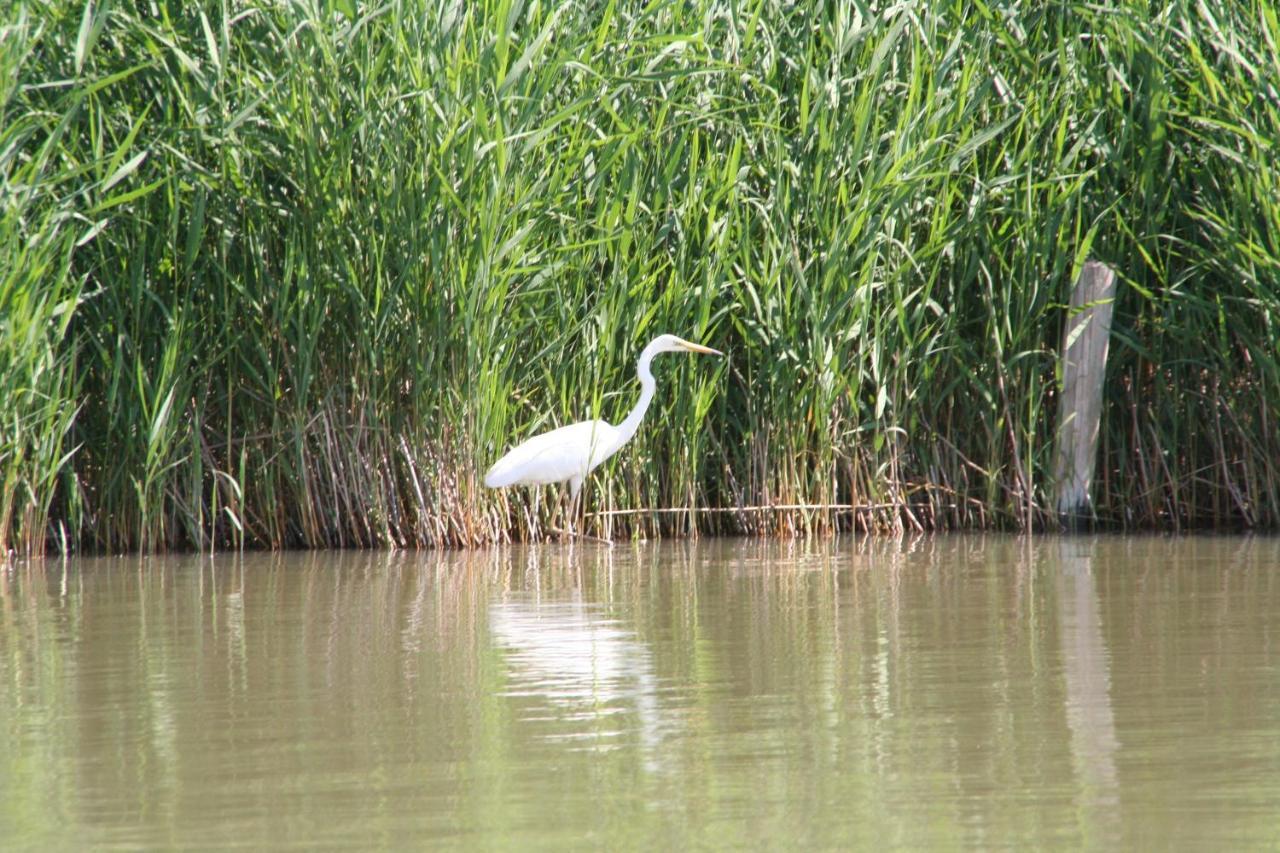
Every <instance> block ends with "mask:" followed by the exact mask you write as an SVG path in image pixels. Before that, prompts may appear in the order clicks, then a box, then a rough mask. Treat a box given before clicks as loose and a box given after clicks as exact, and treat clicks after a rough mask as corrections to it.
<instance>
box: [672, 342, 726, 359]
mask: <svg viewBox="0 0 1280 853" xmlns="http://www.w3.org/2000/svg"><path fill="white" fill-rule="evenodd" d="M680 345H681V346H682V347H684V348H685V349H687V350H688V351H689V352H700V353H702V354H703V355H724V353H722V352H720V350H718V349H712V348H711V347H704V346H703V345H702V344H695V343H692V342H690V341H686V340H684V339H683V338H681V339H680Z"/></svg>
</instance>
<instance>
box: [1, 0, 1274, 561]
mask: <svg viewBox="0 0 1280 853" xmlns="http://www.w3.org/2000/svg"><path fill="white" fill-rule="evenodd" d="M1278 43H1280V23H1278V22H1277V12H1276V9H1275V7H1274V6H1273V5H1272V4H1271V3H1264V2H1233V0H1226V2H1221V3H1213V4H1204V3H1197V2H1190V0H1169V2H1165V3H1157V4H1152V3H1147V2H1142V3H1136V2H1121V3H1117V4H1106V6H1105V8H1104V7H1102V6H1096V5H1091V4H1086V3H1070V2H1066V3H1022V4H1017V3H1015V4H1007V5H1006V7H1004V8H997V7H996V6H994V5H985V4H982V3H968V2H966V3H959V2H954V3H932V2H902V3H893V4H880V3H863V2H856V0H855V2H802V3H799V4H795V5H794V6H793V5H792V4H788V3H782V2H781V0H747V2H744V3H722V2H714V0H690V2H685V3H633V2H622V1H621V0H589V1H586V2H569V3H559V2H556V3H547V2H534V1H533V0H526V2H521V0H493V1H492V2H477V3H466V2H447V0H445V2H417V1H416V0H402V2H391V3H388V4H386V5H379V6H374V5H365V4H358V3H355V2H353V0H348V2H339V1H338V0H334V1H333V2H327V0H307V2H303V0H297V2H290V0H286V1H285V2H272V3H267V2H234V0H226V2H217V3H214V2H202V3H181V4H175V3H171V2H165V0H142V2H137V3H111V2H97V3H95V2H64V0H49V1H48V2H23V0H18V2H15V3H8V4H5V10H4V11H3V12H0V119H2V120H0V180H2V184H0V399H2V400H3V406H0V547H2V548H3V549H4V551H5V552H13V551H16V552H19V553H33V554H34V553H43V552H44V551H46V550H52V551H68V550H71V551H76V550H85V551H92V550H108V551H120V550H134V549H141V550H157V549H171V548H176V549H186V548H191V549H195V548H199V549H210V548H234V547H271V548H281V547H329V546H339V547H376V546H397V547H417V546H443V545H459V544H482V543H487V542H493V541H500V540H505V539H521V538H526V537H528V536H529V535H530V534H531V531H534V530H537V529H545V528H546V527H547V526H548V525H549V524H550V522H551V518H550V513H551V511H552V509H553V508H554V504H555V502H554V501H553V500H543V501H542V503H541V510H540V513H541V515H540V516H538V517H535V516H534V510H533V507H534V502H533V496H532V494H530V493H527V492H525V491H522V490H507V491H498V492H495V491H488V490H485V489H483V488H482V486H481V485H480V475H481V473H482V472H483V471H484V470H485V468H486V467H487V466H488V465H489V464H491V463H492V462H493V460H494V459H496V458H497V457H498V455H500V454H501V453H502V451H503V450H504V449H505V448H506V447H508V446H510V445H511V444H513V443H515V442H516V441H518V440H520V439H521V438H523V437H526V436H528V435H531V434H533V433H535V432H537V431H539V430H542V429H545V428H549V427H552V426H555V425H559V424H563V423H568V422H571V421H575V420H581V419H584V418H589V417H605V418H608V419H610V420H613V419H616V418H617V417H618V416H619V413H622V412H625V411H626V410H627V409H628V408H629V407H630V406H631V405H632V404H633V402H634V399H635V395H636V393H638V389H637V386H636V384H635V381H634V376H635V374H634V362H635V359H636V357H637V356H638V354H639V351H640V347H641V346H643V344H644V343H645V342H646V341H647V340H648V339H649V338H651V337H653V336H654V335H655V334H658V333H662V332H671V333H674V334H678V335H680V336H682V337H686V338H688V339H690V340H693V341H697V342H699V343H705V344H708V345H710V346H714V347H716V348H717V349H721V350H724V351H725V352H726V358H725V359H724V360H723V362H722V363H721V364H719V365H717V366H716V367H715V369H714V370H709V369H707V365H705V364H700V365H697V366H696V367H697V368H698V369H693V368H692V366H688V365H682V364H680V363H678V362H674V361H673V362H672V363H668V364H662V365H659V368H658V370H657V376H658V395H657V398H656V400H655V403H654V407H653V410H652V411H651V412H650V417H649V419H648V420H647V422H646V423H645V425H644V426H643V427H642V429H641V430H640V433H639V434H638V435H637V436H636V438H635V440H634V441H633V442H632V444H631V445H630V446H629V447H628V448H627V449H626V450H625V451H624V452H623V453H621V454H619V455H618V456H617V457H616V458H615V459H613V460H611V461H610V462H609V464H608V465H606V466H605V467H603V468H602V469H601V470H600V471H599V472H597V473H596V475H595V476H594V477H593V478H592V481H591V482H590V483H589V484H588V485H587V488H586V490H585V497H586V504H587V507H586V511H587V519H586V528H585V531H586V532H587V533H589V534H592V535H601V536H609V537H626V536H652V535H672V534H674V535H679V534H682V533H690V532H693V531H695V530H696V531H701V532H706V533H751V534H788V533H804V532H819V533H820V532H825V531H830V530H833V529H837V528H839V529H855V528H856V529H859V530H861V529H872V530H875V529H883V530H893V529H900V528H903V527H905V528H908V529H910V528H912V527H914V526H920V527H922V528H929V527H936V528H976V527H992V528H1005V529H1026V528H1034V529H1044V528H1048V529H1053V528H1055V527H1056V524H1057V519H1056V516H1055V514H1054V513H1053V510H1052V507H1053V505H1052V500H1051V490H1052V485H1053V484H1052V482H1051V474H1052V471H1053V451H1054V447H1053V442H1054V429H1055V420H1056V417H1055V415H1056V407H1057V397H1058V394H1059V393H1060V391H1059V382H1060V377H1059V376H1058V374H1057V371H1058V368H1057V364H1058V357H1057V352H1058V349H1059V347H1060V345H1061V336H1062V329H1063V326H1064V323H1065V322H1066V305H1067V304H1068V301H1069V298H1070V291H1071V285H1072V282H1073V280H1074V278H1075V276H1076V274H1077V273H1078V271H1079V269H1080V268H1081V266H1082V265H1083V263H1084V262H1085V261H1086V260H1087V259H1089V258H1096V259H1098V260H1101V261H1104V262H1106V263H1107V264H1109V265H1110V266H1111V267H1112V268H1114V269H1115V270H1116V272H1117V276H1118V280H1119V286H1118V290H1117V296H1116V300H1115V306H1114V316H1113V321H1112V335H1111V350H1110V357H1109V361H1108V363H1107V376H1106V385H1105V389H1104V392H1103V401H1102V416H1101V432H1100V435H1099V440H1098V464H1097V469H1096V474H1095V478H1094V483H1093V501H1094V508H1095V511H1096V513H1097V516H1098V519H1099V520H1100V522H1101V523H1103V524H1105V525H1109V526H1115V527H1122V528H1126V529H1166V530H1179V529H1188V528H1206V527H1207V528H1240V527H1248V528H1256V529H1274V528H1275V527H1276V525H1277V522H1278V521H1280V517H1278V514H1277V513H1278V508H1280V427H1278V426H1277V420H1278V419H1280V329H1278V328H1277V321H1278V320H1280V157H1277V156H1276V152H1277V150H1280V49H1278V48H1277V44H1278ZM606 390H607V391H608V393H606ZM745 507H750V508H752V509H750V510H744V509H743V508H745ZM786 507H789V508H786ZM859 507H865V508H866V509H861V510H860V509H857V508H859ZM649 508H659V509H661V510H662V511H661V512H656V513H655V512H648V511H647V510H648V509H649ZM691 509H697V512H693V511H690V510H691Z"/></svg>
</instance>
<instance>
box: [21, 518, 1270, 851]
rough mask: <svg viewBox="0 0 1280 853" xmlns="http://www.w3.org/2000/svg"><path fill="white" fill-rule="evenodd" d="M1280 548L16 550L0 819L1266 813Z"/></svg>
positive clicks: (401, 826) (1102, 842)
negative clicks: (156, 554) (45, 554)
mask: <svg viewBox="0 0 1280 853" xmlns="http://www.w3.org/2000/svg"><path fill="white" fill-rule="evenodd" d="M1278 577H1280V545H1278V543H1277V541H1276V540H1272V539H1261V538H1195V539H1160V538H1120V537H1113V538H1108V537H1103V538H1097V539H1087V538H1082V539H1055V538H1043V539H1018V538H1009V537H997V536H985V537H972V536H944V537H933V538H921V539H916V540H907V541H901V542H899V541H892V540H884V539H869V540H868V539H859V540H853V541H848V540H846V541H843V542H816V543H797V542H782V543H779V542H765V543H761V542H752V541H703V542H699V543H669V544H662V545H630V544H628V545H619V546H617V547H614V548H612V549H610V548H605V547H601V546H596V545H585V544H579V545H575V546H570V547H534V548H507V549H497V550H492V551H483V552H479V551H477V552H452V553H432V554H403V553H397V554H361V553H350V552H343V553H328V554H301V555H247V556H244V557H216V558H213V559H210V558H207V557H204V558H182V559H159V558H142V559H139V558H128V559H109V560H84V561H76V562H73V563H70V564H68V565H67V566H65V567H63V566H62V565H61V564H58V563H50V564H48V565H46V566H44V567H34V566H24V565H19V566H15V567H13V568H10V569H8V570H7V571H0V727H3V730H2V733H3V735H4V736H3V737H0V833H3V836H4V837H5V838H6V839H16V843H17V845H18V846H25V847H29V848H33V849H35V848H46V847H69V846H84V845H100V846H102V845H122V846H138V845H142V846H162V847H169V846H182V845H186V844H190V845H194V846H200V847H206V846H250V847H261V846H270V845H279V844H285V843H295V844H300V845H303V846H318V845H328V844H344V843H345V844H353V845H357V846H360V847H375V848H376V847H390V848H399V847H403V846H406V845H410V844H421V843H423V842H429V843H433V844H436V845H442V846H461V847H467V848H470V847H474V846H512V845H515V844H517V843H520V844H534V845H537V846H545V847H560V846H566V845H577V846H586V847H597V846H601V845H602V844H604V843H606V842H607V843H608V844H609V845H610V846H617V847H645V848H648V847H651V846H654V845H658V844H666V845H678V846H680V847H689V846H708V847H723V846H751V847H757V846H766V847H770V846H785V847H793V846H798V845H817V846H825V847H833V846H839V847H848V846H875V847H877V848H879V847H908V848H919V847H925V846H937V845H945V846H955V845H957V844H962V845H966V846H977V847H989V846H995V845H1002V846H1003V845H1018V846H1024V845H1039V846H1045V845H1050V844H1054V845H1058V844H1061V845H1071V846H1115V845H1124V846H1184V845H1190V846H1198V845H1208V844H1211V843H1212V844H1217V845H1219V846H1220V845H1221V844H1222V843H1228V844H1234V845H1241V844H1254V845H1258V844H1270V843H1273V842H1274V841H1275V840H1276V833H1277V831H1278V828H1277V825H1276V823H1275V820H1274V815H1275V814H1278V813H1280V621H1278V619H1277V615H1276V614H1278V613H1280V583H1278V582H1277V578H1278Z"/></svg>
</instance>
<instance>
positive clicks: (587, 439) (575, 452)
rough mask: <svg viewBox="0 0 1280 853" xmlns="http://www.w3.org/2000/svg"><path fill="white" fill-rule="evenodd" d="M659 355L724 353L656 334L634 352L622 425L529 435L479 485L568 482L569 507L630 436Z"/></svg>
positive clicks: (598, 423) (585, 425)
mask: <svg viewBox="0 0 1280 853" xmlns="http://www.w3.org/2000/svg"><path fill="white" fill-rule="evenodd" d="M660 352H698V353H706V354H708V355H723V354H724V353H722V352H720V351H719V350H714V349H712V348H711V347H704V346H701V345H700V344H695V343H690V342H689V341H686V340H684V339H683V338H678V337H676V336H675V335H659V336H658V337H656V338H654V339H653V340H652V341H650V342H649V345H648V346H647V347H645V348H644V352H642V353H640V361H639V362H638V363H637V364H636V373H637V374H638V375H639V377H640V400H639V402H637V403H636V406H635V408H634V409H632V410H631V413H630V414H629V415H627V418H626V420H624V421H623V422H622V423H620V424H618V425H617V426H613V425H612V424H609V423H608V422H606V421H603V420H594V421H582V422H580V423H576V424H569V425H568V426H562V427H560V428H559V429H553V430H551V431H550V432H544V433H542V434H541V435H535V436H534V437H533V438H530V439H527V440H525V441H523V442H521V443H520V444H517V445H516V446H515V447H513V448H511V450H509V451H507V454H506V455H505V456H503V457H502V458H501V459H499V460H498V461H497V462H495V463H494V465H493V467H492V468H490V469H489V471H488V473H486V474H485V475H484V484H485V485H486V486H488V487H489V488H491V489H497V488H501V487H503V486H542V485H546V484H548V483H564V482H568V483H569V501H570V504H571V505H572V504H574V503H575V502H576V501H577V498H578V492H579V490H580V489H581V488H582V482H583V480H585V479H586V477H587V475H588V474H590V473H591V471H592V470H594V469H595V468H596V467H597V466H598V465H600V463H602V462H604V461H605V460H606V459H608V458H609V457H610V456H612V455H613V454H615V453H617V452H618V451H619V450H621V449H622V448H623V446H624V445H625V444H626V443H627V442H628V441H630V440H631V436H633V435H635V434H636V428H637V427H639V426H640V421H641V420H642V419H643V418H644V413H645V412H646V411H647V410H648V408H649V403H650V402H651V401H652V400H653V392H654V388H655V387H656V386H655V383H654V381H653V374H652V373H651V372H649V363H650V362H651V361H653V357H654V356H655V355H657V354H658V353H660Z"/></svg>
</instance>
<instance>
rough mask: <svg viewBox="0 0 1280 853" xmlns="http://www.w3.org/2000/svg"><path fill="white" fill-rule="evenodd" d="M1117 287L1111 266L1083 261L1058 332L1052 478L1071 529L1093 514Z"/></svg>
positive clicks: (1060, 512)
mask: <svg viewBox="0 0 1280 853" xmlns="http://www.w3.org/2000/svg"><path fill="white" fill-rule="evenodd" d="M1115 292H1116V274H1115V270H1113V269H1111V268H1110V267H1109V266H1107V265H1106V264H1104V263H1099V262H1098V261H1088V262H1086V263H1085V265H1084V268H1083V269H1082V270H1080V277H1079V278H1077V279H1076V285H1075V289H1074V290H1073V291H1072V292H1071V306H1070V308H1069V309H1068V311H1067V322H1066V324H1065V326H1064V328H1063V333H1062V355H1061V359H1062V397H1061V398H1060V399H1059V403H1058V436H1057V438H1058V444H1057V454H1056V457H1057V458H1056V464H1055V466H1054V483H1055V488H1056V489H1057V496H1056V497H1057V505H1058V517H1059V518H1060V519H1061V520H1062V522H1063V524H1064V525H1066V526H1067V527H1068V528H1069V529H1073V530H1074V529H1078V528H1079V527H1080V526H1081V523H1082V522H1085V523H1087V522H1089V521H1091V520H1092V518H1093V505H1092V502H1091V500H1090V498H1089V484H1090V482H1091V481H1092V480H1093V468H1094V461H1095V457H1096V456H1097V451H1098V424H1099V422H1100V421H1101V418H1102V382H1103V379H1104V377H1105V375H1106V368H1107V341H1108V339H1109V338H1110V336H1111V309H1112V306H1113V304H1114V297H1115Z"/></svg>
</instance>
